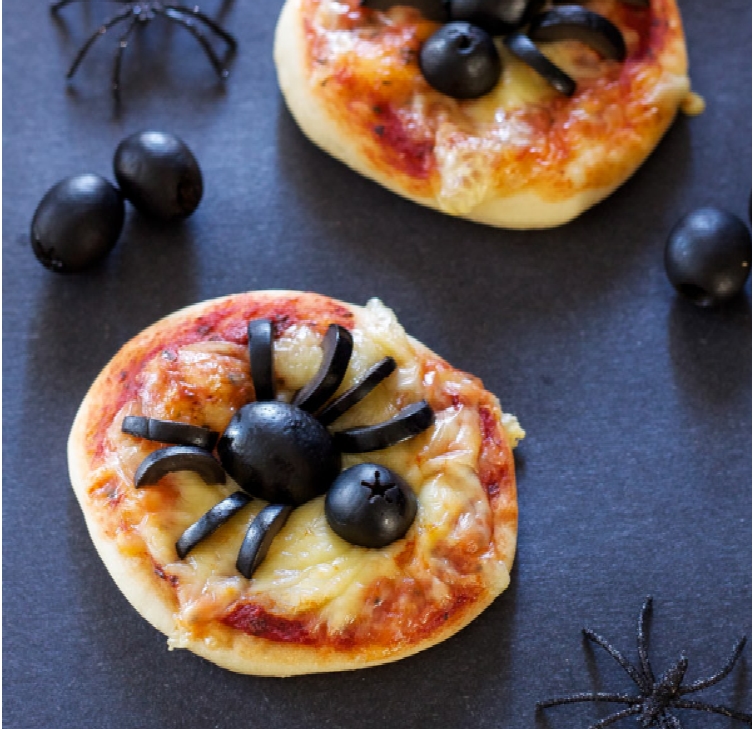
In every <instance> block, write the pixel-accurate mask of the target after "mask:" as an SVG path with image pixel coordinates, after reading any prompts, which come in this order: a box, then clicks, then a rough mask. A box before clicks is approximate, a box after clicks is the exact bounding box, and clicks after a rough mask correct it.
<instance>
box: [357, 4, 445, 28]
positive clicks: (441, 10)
mask: <svg viewBox="0 0 754 729" xmlns="http://www.w3.org/2000/svg"><path fill="white" fill-rule="evenodd" d="M359 4H360V5H361V7H362V8H369V10H380V11H383V12H384V11H386V10H390V8H392V7H394V6H398V5H403V6H408V7H410V8H415V9H416V10H418V11H419V12H420V13H421V14H422V17H423V18H425V19H426V20H434V21H435V22H437V23H445V22H447V20H448V10H447V3H446V2H444V0H361V2H360V3H359Z"/></svg>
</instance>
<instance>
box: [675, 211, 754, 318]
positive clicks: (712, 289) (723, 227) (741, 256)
mask: <svg viewBox="0 0 754 729" xmlns="http://www.w3.org/2000/svg"><path fill="white" fill-rule="evenodd" d="M665 271H666V272H667V275H668V278H669V279H670V282H671V283H672V284H673V286H674V287H675V288H676V290H677V291H678V292H679V293H680V294H682V295H683V296H685V297H686V298H688V299H690V300H691V301H692V302H693V303H695V304H696V305H697V306H702V307H709V306H715V305H717V304H721V303H723V302H724V301H727V300H728V299H731V298H732V297H734V296H736V295H737V294H738V293H739V292H740V291H741V289H743V287H744V285H745V284H746V281H747V279H748V278H749V275H750V273H751V233H750V232H749V229H748V228H747V227H746V225H745V224H744V222H743V221H742V220H740V219H739V218H738V217H736V216H735V215H733V214H732V213H729V212H727V211H726V210H720V209H718V208H714V207H706V208H700V209H698V210H694V211H693V212H691V213H689V214H688V215H685V216H684V217H683V218H681V220H679V221H678V223H677V224H676V225H675V227H674V228H673V230H672V231H671V233H670V236H669V238H668V241H667V244H666V246H665Z"/></svg>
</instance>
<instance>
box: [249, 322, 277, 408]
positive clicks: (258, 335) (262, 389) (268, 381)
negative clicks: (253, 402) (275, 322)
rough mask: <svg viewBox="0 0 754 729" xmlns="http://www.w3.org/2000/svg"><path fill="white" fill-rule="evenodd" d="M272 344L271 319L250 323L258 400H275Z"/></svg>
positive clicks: (251, 361)
mask: <svg viewBox="0 0 754 729" xmlns="http://www.w3.org/2000/svg"><path fill="white" fill-rule="evenodd" d="M272 344H273V332H272V322H271V321H270V320H269V319H255V320H254V321H251V322H249V362H250V364H251V379H252V382H253V383H254V392H255V393H256V397H257V400H274V399H275V373H274V371H273V350H272Z"/></svg>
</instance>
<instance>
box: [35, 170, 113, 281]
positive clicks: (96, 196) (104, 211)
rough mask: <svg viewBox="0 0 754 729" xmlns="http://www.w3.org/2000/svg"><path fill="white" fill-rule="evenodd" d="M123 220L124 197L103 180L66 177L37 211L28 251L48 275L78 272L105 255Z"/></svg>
mask: <svg viewBox="0 0 754 729" xmlns="http://www.w3.org/2000/svg"><path fill="white" fill-rule="evenodd" d="M124 217H125V206H124V204H123V196H122V195H121V194H120V192H119V191H118V190H117V189H116V188H115V187H113V186H112V185H111V184H110V183H109V182H108V181H107V180H106V179H105V178H104V177H100V176H99V175H95V174H82V175H74V176H72V177H66V178H65V179H64V180H61V181H60V182H58V183H57V184H56V185H54V186H53V187H52V188H50V189H49V190H48V191H47V193H46V194H45V196H44V197H43V198H42V200H41V202H40V203H39V205H38V206H37V209H36V211H35V213H34V218H33V219H32V222H31V247H32V250H33V251H34V255H35V256H36V257H37V258H38V259H39V261H40V263H42V265H43V266H45V267H47V268H49V269H50V270H51V271H56V272H57V273H75V272H77V271H82V270H84V269H85V268H89V267H90V266H92V265H94V264H95V263H97V262H98V261H100V260H102V259H103V258H104V257H105V256H107V254H108V253H110V251H111V250H112V249H113V247H114V246H115V244H116V243H117V241H118V238H119V236H120V233H121V230H122V229H123V220H124Z"/></svg>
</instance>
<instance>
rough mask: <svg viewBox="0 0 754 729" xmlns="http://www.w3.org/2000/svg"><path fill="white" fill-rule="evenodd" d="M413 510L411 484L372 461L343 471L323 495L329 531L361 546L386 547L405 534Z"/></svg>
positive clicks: (413, 498) (414, 497)
mask: <svg viewBox="0 0 754 729" xmlns="http://www.w3.org/2000/svg"><path fill="white" fill-rule="evenodd" d="M416 509H417V503H416V496H415V495H414V492H413V491H412V490H411V487H410V486H409V485H408V484H407V483H406V482H405V481H404V480H403V479H402V478H401V477H400V476H399V475H398V474H397V473H395V472H393V471H391V470H390V469H389V468H386V467H384V466H380V465H377V464H375V463H361V464H359V465H358V466H353V467H351V468H349V469H347V470H345V471H343V473H341V474H340V476H338V478H337V479H336V480H335V483H334V484H333V485H332V487H331V488H330V490H329V491H328V492H327V496H326V497H325V515H326V516H327V523H328V524H329V525H330V527H331V528H332V530H333V531H334V532H335V533H336V534H338V535H339V536H341V537H343V539H345V540H346V541H348V542H351V544H357V545H360V546H362V547H371V548H379V547H386V546H387V545H388V544H391V543H392V542H394V541H396V540H398V539H401V538H402V537H404V536H405V534H406V532H407V531H408V529H409V527H410V526H411V524H412V523H413V521H414V517H415V516H416Z"/></svg>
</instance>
